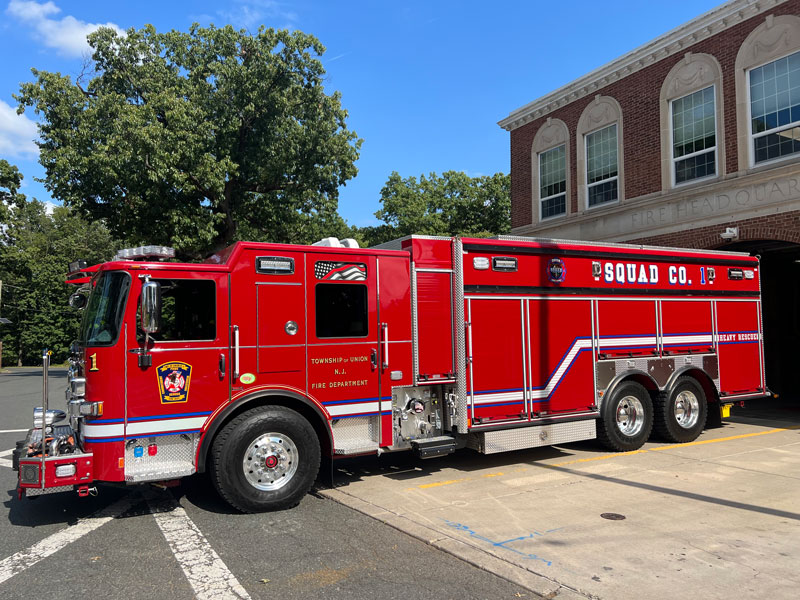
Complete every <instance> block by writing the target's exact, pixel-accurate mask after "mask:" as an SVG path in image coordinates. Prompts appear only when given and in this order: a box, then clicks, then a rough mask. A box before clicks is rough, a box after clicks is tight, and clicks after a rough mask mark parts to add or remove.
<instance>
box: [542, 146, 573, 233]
mask: <svg viewBox="0 0 800 600" xmlns="http://www.w3.org/2000/svg"><path fill="white" fill-rule="evenodd" d="M565 214H567V154H566V145H565V144H562V145H560V146H556V147H555V148H551V149H550V150H547V151H545V152H542V153H540V154H539V220H540V221H541V220H543V219H548V218H550V217H558V216H561V215H565Z"/></svg>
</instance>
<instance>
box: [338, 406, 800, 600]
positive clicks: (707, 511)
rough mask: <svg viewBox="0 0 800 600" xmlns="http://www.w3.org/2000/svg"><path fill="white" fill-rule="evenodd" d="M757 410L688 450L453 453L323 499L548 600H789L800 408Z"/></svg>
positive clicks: (391, 464)
mask: <svg viewBox="0 0 800 600" xmlns="http://www.w3.org/2000/svg"><path fill="white" fill-rule="evenodd" d="M793 406H796V405H794V404H792V403H784V405H781V406H779V407H777V408H776V407H775V406H774V403H773V404H770V403H763V404H761V405H759V404H758V403H756V402H753V403H752V404H751V406H750V407H749V409H748V410H747V411H736V412H737V413H738V414H735V415H734V416H733V417H732V418H731V419H730V420H726V422H725V424H724V425H723V426H722V427H719V428H715V429H707V430H706V431H705V432H704V433H703V434H702V435H701V437H700V438H699V439H698V440H697V441H696V442H693V443H690V444H680V445H674V444H663V443H655V442H650V443H648V444H646V445H645V446H644V448H642V449H641V450H638V451H635V452H629V453H616V454H608V453H607V452H604V451H603V450H601V449H600V448H599V447H598V445H597V444H595V443H593V442H592V443H590V442H583V443H578V444H569V445H565V446H562V447H550V448H540V449H531V450H528V451H520V452H514V453H507V454H495V455H491V456H482V455H479V454H476V453H473V452H471V451H462V452H461V453H458V454H456V455H455V456H451V457H449V458H447V459H444V460H442V459H438V460H436V461H428V462H425V463H419V462H416V463H415V462H414V461H410V460H408V459H407V458H405V457H403V458H401V457H383V458H382V459H381V462H374V461H373V462H371V463H368V464H363V463H355V464H354V465H352V466H351V467H350V468H349V469H342V475H341V477H342V478H343V481H342V484H343V485H341V486H339V487H337V488H336V489H333V490H328V491H323V492H322V493H323V494H324V495H326V496H328V497H330V498H334V499H336V500H338V501H339V502H342V503H344V504H346V505H348V506H351V507H354V508H356V509H358V510H361V511H363V512H364V513H366V514H370V515H372V516H373V517H374V518H376V519H378V520H381V521H383V522H386V523H388V524H391V525H392V526H394V527H396V528H398V529H399V530H401V531H405V532H408V533H410V534H412V535H415V536H416V537H418V538H419V539H422V540H424V541H426V542H428V543H430V544H432V545H434V546H436V547H440V548H444V549H446V550H448V551H449V552H452V553H453V554H455V555H456V556H461V557H462V558H464V559H465V560H470V561H472V562H474V563H475V564H480V565H482V566H484V567H485V568H487V569H489V570H492V571H493V572H496V573H501V574H502V575H503V576H504V577H506V578H508V579H510V580H512V581H515V582H517V583H519V584H521V585H523V586H525V587H527V588H528V589H530V590H533V591H536V592H537V593H538V594H540V595H542V596H545V597H554V596H555V597H563V596H566V595H570V597H574V596H576V597H590V598H607V599H628V598H629V599H637V600H641V599H649V598H652V599H659V598H675V597H678V596H687V597H688V596H691V597H694V598H703V599H711V598H720V599H722V598H747V597H751V598H771V599H778V598H786V599H789V598H792V599H793V598H796V597H797V590H798V589H799V588H800V572H798V569H797V566H798V557H800V501H798V498H799V497H800V426H799V425H798V423H799V422H800V411H797V410H796V409H794V408H793Z"/></svg>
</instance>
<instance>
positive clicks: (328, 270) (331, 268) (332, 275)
mask: <svg viewBox="0 0 800 600" xmlns="http://www.w3.org/2000/svg"><path fill="white" fill-rule="evenodd" d="M314 276H315V277H316V278H317V279H325V280H328V281H365V280H366V279H367V265H365V264H364V263H345V262H331V261H327V260H318V261H317V262H316V263H315V264H314Z"/></svg>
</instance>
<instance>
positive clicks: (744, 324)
mask: <svg viewBox="0 0 800 600" xmlns="http://www.w3.org/2000/svg"><path fill="white" fill-rule="evenodd" d="M759 311H760V303H759V302H758V301H757V300H752V301H751V300H746V301H734V300H732V301H718V302H717V331H718V334H717V338H718V341H717V345H718V352H719V377H720V385H719V387H720V391H721V392H723V393H725V394H727V395H729V396H731V395H737V394H749V393H760V392H762V391H763V390H764V374H763V373H764V368H763V367H764V363H763V348H762V335H761V316H760V313H759Z"/></svg>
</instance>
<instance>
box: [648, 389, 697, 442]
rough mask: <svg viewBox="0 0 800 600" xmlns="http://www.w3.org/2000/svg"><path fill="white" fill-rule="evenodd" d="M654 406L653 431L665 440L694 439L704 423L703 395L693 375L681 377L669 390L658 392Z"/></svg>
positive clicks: (684, 440)
mask: <svg viewBox="0 0 800 600" xmlns="http://www.w3.org/2000/svg"><path fill="white" fill-rule="evenodd" d="M655 408H656V424H655V427H656V433H657V434H658V436H659V437H660V438H662V439H664V440H666V441H668V442H676V443H683V442H693V441H694V440H696V439H697V438H698V437H699V436H700V434H701V433H702V432H703V428H704V427H705V425H706V418H707V416H708V402H707V401H706V395H705V392H703V388H702V386H701V385H700V384H699V383H698V382H697V380H695V379H693V378H692V377H681V378H680V379H678V381H677V383H676V384H675V386H674V387H673V388H672V390H670V391H669V392H668V393H661V394H660V395H659V397H658V398H657V399H656V407H655Z"/></svg>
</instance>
